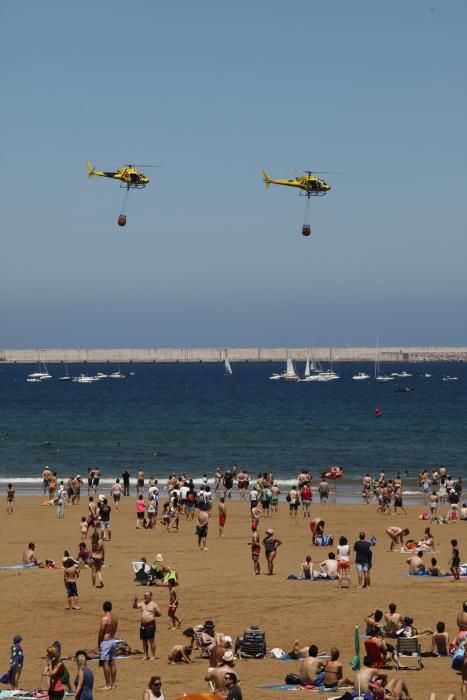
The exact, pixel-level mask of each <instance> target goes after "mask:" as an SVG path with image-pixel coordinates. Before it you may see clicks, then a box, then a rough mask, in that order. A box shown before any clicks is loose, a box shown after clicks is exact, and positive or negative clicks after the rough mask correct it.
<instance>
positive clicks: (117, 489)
mask: <svg viewBox="0 0 467 700" xmlns="http://www.w3.org/2000/svg"><path fill="white" fill-rule="evenodd" d="M122 493H123V488H122V485H121V483H120V479H116V480H115V484H113V485H112V488H111V489H110V495H111V496H112V498H113V499H114V503H115V512H116V513H118V507H119V505H120V499H121V497H122Z"/></svg>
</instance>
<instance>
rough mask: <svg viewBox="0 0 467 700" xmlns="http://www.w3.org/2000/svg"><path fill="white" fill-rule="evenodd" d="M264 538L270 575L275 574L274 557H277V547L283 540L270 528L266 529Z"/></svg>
mask: <svg viewBox="0 0 467 700" xmlns="http://www.w3.org/2000/svg"><path fill="white" fill-rule="evenodd" d="M264 534H265V537H264V538H263V547H264V554H265V556H266V561H267V562H268V576H273V575H274V559H275V558H276V554H277V548H278V547H280V546H281V544H282V542H281V540H278V539H277V538H276V537H274V530H271V528H268V529H267V530H266V531H265V533H264Z"/></svg>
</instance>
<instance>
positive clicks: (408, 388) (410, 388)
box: [394, 386, 415, 394]
mask: <svg viewBox="0 0 467 700" xmlns="http://www.w3.org/2000/svg"><path fill="white" fill-rule="evenodd" d="M394 391H396V392H398V393H401V394H402V393H403V394H406V393H407V392H408V391H415V389H414V388H413V386H397V387H396V388H395V389H394Z"/></svg>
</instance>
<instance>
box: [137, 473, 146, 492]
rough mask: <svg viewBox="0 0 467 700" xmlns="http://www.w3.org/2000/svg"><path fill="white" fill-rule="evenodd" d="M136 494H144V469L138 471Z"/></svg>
mask: <svg viewBox="0 0 467 700" xmlns="http://www.w3.org/2000/svg"><path fill="white" fill-rule="evenodd" d="M136 493H137V494H138V496H142V495H143V493H144V469H138V478H137V481H136Z"/></svg>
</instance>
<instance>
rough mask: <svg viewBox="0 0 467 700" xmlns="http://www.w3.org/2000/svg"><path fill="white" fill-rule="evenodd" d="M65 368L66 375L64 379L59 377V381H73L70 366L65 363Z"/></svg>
mask: <svg viewBox="0 0 467 700" xmlns="http://www.w3.org/2000/svg"><path fill="white" fill-rule="evenodd" d="M65 367H66V374H64V375H63V377H59V378H58V380H59V381H60V382H69V381H71V377H70V373H69V371H68V364H67V363H66V362H65Z"/></svg>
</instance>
